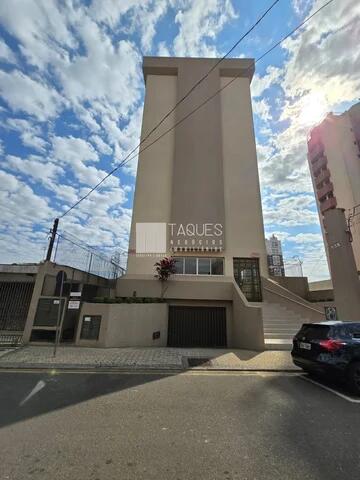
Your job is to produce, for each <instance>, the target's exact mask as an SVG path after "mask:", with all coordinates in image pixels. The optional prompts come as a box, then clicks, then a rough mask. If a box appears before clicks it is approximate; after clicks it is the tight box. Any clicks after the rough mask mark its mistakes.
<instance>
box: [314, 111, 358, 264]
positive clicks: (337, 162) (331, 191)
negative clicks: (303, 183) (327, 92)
mask: <svg viewBox="0 0 360 480" xmlns="http://www.w3.org/2000/svg"><path fill="white" fill-rule="evenodd" d="M308 161H309V167H310V172H311V177H312V181H313V186H314V191H315V196H316V202H317V206H318V211H319V217H320V223H321V228H322V232H323V236H324V243H325V246H326V249H327V248H328V245H327V244H326V237H325V230H324V224H323V214H324V213H325V212H326V211H327V210H329V209H332V208H335V207H338V208H343V209H345V212H346V216H347V218H349V216H350V215H351V214H352V213H353V212H354V208H355V212H358V211H359V207H358V206H359V205H360V103H357V104H355V105H353V106H352V107H351V108H350V109H349V110H348V111H346V112H344V113H343V114H341V115H334V114H333V113H330V114H328V115H327V116H326V118H325V119H324V120H323V121H322V122H321V124H319V125H317V126H316V127H315V128H313V129H312V130H311V132H310V135H309V138H308ZM356 208H357V210H356ZM351 231H352V236H353V242H352V247H353V251H354V256H355V261H356V265H357V269H358V271H360V215H356V216H355V217H354V218H353V219H352V222H351Z"/></svg>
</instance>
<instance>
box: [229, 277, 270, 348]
mask: <svg viewBox="0 0 360 480" xmlns="http://www.w3.org/2000/svg"><path fill="white" fill-rule="evenodd" d="M232 294H233V318H232V325H233V327H232V334H233V335H232V341H231V347H233V348H244V349H248V350H259V351H262V350H264V349H265V344H264V327H263V320H262V309H261V307H259V306H255V305H251V304H250V303H248V302H247V301H246V298H245V297H244V295H243V293H242V291H241V290H240V288H239V287H238V285H237V284H236V283H235V282H233V284H232Z"/></svg>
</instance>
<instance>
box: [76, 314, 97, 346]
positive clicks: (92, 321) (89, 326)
mask: <svg viewBox="0 0 360 480" xmlns="http://www.w3.org/2000/svg"><path fill="white" fill-rule="evenodd" d="M100 324H101V315H84V316H83V321H82V326H81V333H80V338H81V340H98V339H99V333H100Z"/></svg>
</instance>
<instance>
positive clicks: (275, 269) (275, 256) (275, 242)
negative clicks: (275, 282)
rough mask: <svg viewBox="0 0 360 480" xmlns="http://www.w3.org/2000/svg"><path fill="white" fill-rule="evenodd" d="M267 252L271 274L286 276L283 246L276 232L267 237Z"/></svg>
mask: <svg viewBox="0 0 360 480" xmlns="http://www.w3.org/2000/svg"><path fill="white" fill-rule="evenodd" d="M265 243H266V252H267V258H268V266H269V274H270V275H272V276H273V277H284V276H285V268H284V259H283V253H282V247H281V240H279V239H278V238H277V237H276V236H275V235H274V234H272V235H271V237H270V238H267V239H265Z"/></svg>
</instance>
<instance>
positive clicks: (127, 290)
mask: <svg viewBox="0 0 360 480" xmlns="http://www.w3.org/2000/svg"><path fill="white" fill-rule="evenodd" d="M203 277H204V278H203ZM231 285H232V278H229V277H216V278H215V277H206V276H201V278H200V276H196V275H194V276H192V275H186V276H183V275H174V276H172V277H171V278H170V280H168V281H167V282H166V283H165V288H166V291H165V295H164V298H165V299H168V300H172V299H185V300H223V301H226V300H232V290H231ZM134 291H135V292H136V295H137V296H138V297H160V296H161V282H160V281H159V280H156V279H154V277H153V276H152V275H149V276H143V277H142V278H138V277H137V276H135V277H131V276H124V277H122V278H121V279H119V281H118V283H117V289H116V295H117V296H119V297H131V296H132V295H133V292H134Z"/></svg>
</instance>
